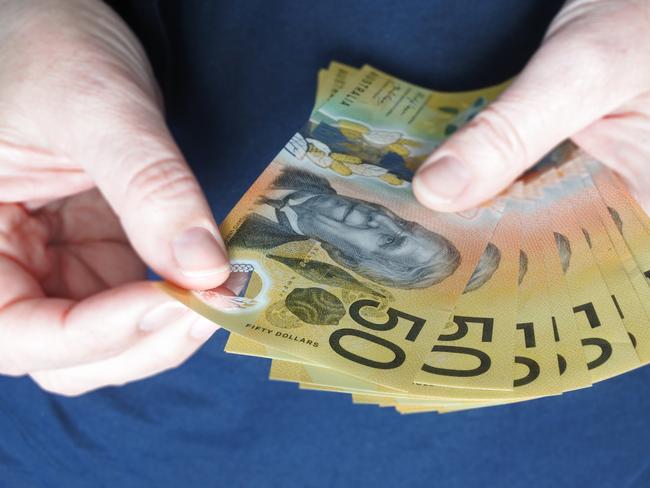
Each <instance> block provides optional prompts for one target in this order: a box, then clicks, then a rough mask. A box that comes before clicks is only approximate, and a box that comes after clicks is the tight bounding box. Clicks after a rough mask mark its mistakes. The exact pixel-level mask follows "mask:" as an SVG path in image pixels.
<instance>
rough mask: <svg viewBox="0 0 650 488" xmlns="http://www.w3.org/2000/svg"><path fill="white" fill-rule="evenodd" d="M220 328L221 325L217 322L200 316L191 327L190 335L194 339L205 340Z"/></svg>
mask: <svg viewBox="0 0 650 488" xmlns="http://www.w3.org/2000/svg"><path fill="white" fill-rule="evenodd" d="M218 329H219V326H218V325H217V324H215V323H214V322H210V321H209V320H208V319H206V318H205V317H201V316H199V317H197V319H196V320H195V321H194V323H193V324H192V327H191V328H190V335H191V336H192V337H193V338H194V339H199V340H202V341H205V340H207V339H209V338H210V336H212V334H214V333H215V332H216V331H217V330H218Z"/></svg>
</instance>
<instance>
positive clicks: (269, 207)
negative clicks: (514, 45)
mask: <svg viewBox="0 0 650 488" xmlns="http://www.w3.org/2000/svg"><path fill="white" fill-rule="evenodd" d="M505 86H506V85H505V84H504V85H500V86H495V87H490V88H486V89H483V90H477V91H471V92H462V93H461V92H458V93H442V92H436V91H431V90H427V89H424V88H421V87H418V86H415V85H412V84H410V83H407V82H405V81H402V80H400V79H397V78H395V77H393V76H391V75H388V74H386V73H383V72H381V71H378V70H377V69H375V68H373V67H370V66H364V67H362V68H361V69H355V68H352V67H349V66H345V65H343V64H340V63H335V62H333V63H332V64H331V65H330V66H329V68H328V69H326V70H322V71H321V72H320V73H319V76H318V93H317V97H316V103H315V107H314V110H313V112H312V114H311V115H310V117H309V120H308V121H307V123H306V124H305V125H304V126H303V127H302V128H301V129H300V130H299V131H298V132H297V133H296V134H295V135H294V136H293V137H292V138H291V139H290V141H289V142H288V143H287V144H286V146H285V147H284V149H282V151H281V152H280V154H278V156H277V157H276V158H275V159H274V160H273V161H272V162H271V164H270V165H269V166H268V167H267V169H266V170H265V171H264V172H263V173H262V175H261V176H260V177H259V178H258V179H257V181H256V182H255V183H254V184H253V186H252V187H251V188H250V189H249V190H248V192H247V193H246V194H245V195H244V196H243V198H242V199H241V201H240V202H239V203H238V204H237V206H236V207H235V208H234V209H233V210H232V212H231V213H230V214H229V216H228V217H227V218H226V220H225V222H224V223H223V225H222V227H221V230H222V232H223V235H224V238H225V240H226V242H227V245H228V248H229V252H230V257H231V262H232V273H231V276H230V278H229V279H228V281H227V282H226V283H225V285H223V286H222V287H220V288H218V289H214V290H209V291H186V290H181V289H178V288H176V287H174V286H173V285H171V284H164V285H162V286H163V287H164V288H165V289H166V290H167V291H168V292H169V293H171V294H172V295H173V296H175V297H176V298H177V299H178V300H180V301H182V302H183V303H185V304H186V305H188V306H189V307H191V308H192V309H194V310H195V311H197V312H199V313H201V314H203V315H205V316H206V317H208V318H209V319H211V320H213V321H214V322H216V323H218V324H219V325H221V326H222V327H224V328H225V329H227V330H229V331H230V332H231V334H230V337H229V340H228V342H227V345H226V351H227V352H230V353H236V354H245V355H252V356H258V357H263V358H270V359H271V360H272V363H271V369H270V377H271V379H274V380H282V381H292V382H295V383H298V384H299V386H300V388H302V389H309V390H324V391H331V392H338V393H348V394H351V395H352V399H353V401H354V402H355V403H368V404H376V405H379V406H391V407H394V408H395V409H396V410H397V411H399V412H401V413H416V412H429V411H438V412H451V411H457V410H464V409H471V408H479V407H486V406H491V405H498V404H506V403H513V402H520V401H524V400H530V399H534V398H538V397H542V396H547V395H560V394H562V393H565V392H570V391H572V390H575V389H578V388H584V387H587V386H591V385H592V384H593V383H596V382H598V381H602V380H605V379H607V378H611V377H613V376H616V375H619V374H621V373H624V372H626V371H630V370H632V369H634V368H637V367H639V366H641V365H644V364H646V363H648V362H649V361H650V285H649V281H648V278H650V271H649V270H650V219H648V217H647V216H646V214H645V213H644V211H643V210H642V209H641V208H640V207H639V206H638V204H637V203H636V202H635V200H634V199H633V198H632V197H631V196H630V195H629V194H628V193H627V191H626V189H625V186H624V185H623V183H622V182H621V181H620V180H619V179H618V177H617V176H616V175H615V174H613V173H612V172H611V171H609V170H608V169H607V168H605V167H604V166H603V165H601V164H600V163H598V162H597V161H594V160H593V159H592V158H590V157H589V156H588V155H586V154H584V153H583V152H581V151H580V150H578V149H577V148H575V147H574V146H572V145H570V144H569V143H564V144H563V145H561V146H559V147H558V148H556V149H555V150H554V151H553V152H552V153H551V154H549V155H548V156H547V157H546V158H544V160H542V161H541V162H540V163H539V164H538V165H537V166H536V167H535V168H534V169H533V170H531V171H530V172H528V173H527V174H526V175H524V177H523V178H521V179H520V180H519V181H517V182H516V183H515V184H514V185H512V186H511V187H510V188H509V189H508V190H507V192H505V193H503V194H502V195H500V196H499V197H497V198H495V199H494V200H493V201H491V202H488V203H487V204H485V205H483V206H481V207H479V208H476V209H473V210H471V211H467V212H463V213H456V214H448V213H437V212H433V211H430V210H428V209H425V208H424V207H422V206H421V205H419V204H418V202H417V201H416V200H415V198H414V197H413V193H412V191H411V183H410V182H411V179H412V177H413V174H414V171H415V169H416V168H417V167H418V165H420V164H421V163H422V162H423V160H424V159H425V158H426V157H427V155H429V154H430V153H431V152H432V151H433V150H434V149H435V148H436V147H437V146H438V145H439V144H440V143H441V142H442V141H443V140H444V139H445V138H446V137H448V136H449V135H450V134H452V133H453V132H454V131H455V130H456V129H457V128H459V127H461V126H462V125H463V124H465V123H467V122H468V121H469V120H471V119H472V117H474V116H475V115H476V114H477V113H478V112H480V110H481V109H482V108H483V107H484V106H485V105H486V104H488V103H489V102H490V101H491V100H493V99H494V98H495V97H496V96H497V95H498V94H499V93H500V92H501V91H502V90H503V89H504V88H505Z"/></svg>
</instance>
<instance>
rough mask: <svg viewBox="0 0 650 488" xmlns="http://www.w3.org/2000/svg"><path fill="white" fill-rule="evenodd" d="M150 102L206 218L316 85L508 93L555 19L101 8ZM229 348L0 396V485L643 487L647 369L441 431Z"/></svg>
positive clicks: (461, 420) (510, 2)
mask: <svg viewBox="0 0 650 488" xmlns="http://www.w3.org/2000/svg"><path fill="white" fill-rule="evenodd" d="M114 4H115V6H116V8H117V9H118V10H119V11H120V13H122V15H123V16H124V17H125V18H126V19H127V20H128V22H129V23H130V24H131V25H132V26H133V28H134V30H136V32H137V33H138V35H139V36H140V37H141V39H142V40H143V42H144V43H145V45H146V48H147V50H148V51H149V53H150V56H151V59H152V60H153V61H154V63H155V66H156V72H157V74H158V76H159V77H160V80H161V83H162V84H163V86H164V92H165V97H166V101H167V106H168V113H169V121H170V124H171V126H172V128H173V130H174V133H175V134H176V136H177V138H178V141H179V143H180V145H181V147H182V149H183V151H184V153H185V154H186V156H187V158H188V160H189V161H190V163H191V164H192V166H193V168H194V170H195V172H196V173H197V175H198V177H199V179H200V181H201V184H202V185H203V187H204V189H205V191H206V193H207V195H208V197H209V199H210V202H211V204H212V206H213V209H214V212H215V214H216V215H217V217H218V218H219V219H221V218H223V216H224V215H225V214H226V212H227V211H228V210H229V209H230V208H231V207H232V206H233V205H234V204H235V202H236V201H237V199H238V198H239V197H240V196H241V194H242V193H243V192H244V191H245V189H246V188H247V187H248V186H249V185H250V183H251V182H252V181H253V180H254V179H255V178H256V177H257V175H258V174H259V173H260V172H261V170H262V169H263V168H264V167H265V166H266V165H267V164H268V162H269V161H270V160H271V158H272V157H273V156H274V155H275V154H276V153H277V152H278V151H279V149H280V148H281V147H282V146H283V144H284V143H285V142H286V141H287V140H289V138H290V137H291V136H292V135H293V133H294V131H295V130H296V129H298V128H299V127H300V126H301V124H302V123H303V122H304V120H305V119H306V117H307V115H308V113H309V110H310V108H311V104H312V102H313V98H314V88H315V82H316V77H315V74H316V70H317V68H319V67H322V66H325V65H326V64H327V62H328V61H329V60H330V59H333V58H334V59H338V60H341V61H343V62H348V63H352V64H360V63H366V62H368V63H371V64H374V65H376V66H377V67H379V68H381V69H384V70H386V71H389V72H391V73H395V74H397V75H399V76H401V77H404V78H406V79H408V80H412V81H414V82H417V83H420V84H422V85H425V86H430V87H433V88H437V89H442V90H458V89H469V88H476V87H480V86H485V85H488V84H492V83H496V82H500V81H503V80H504V79H506V78H508V77H510V76H513V75H514V74H516V73H517V72H518V71H519V70H520V69H521V68H522V66H523V64H524V63H525V60H526V59H527V58H528V57H529V56H530V55H531V53H532V52H533V50H534V48H535V46H536V45H537V44H538V43H539V41H540V39H541V37H542V35H543V32H544V30H545V28H546V26H547V25H548V22H549V21H550V19H551V18H552V16H553V14H554V12H555V11H556V10H557V9H558V8H559V6H560V2H559V1H551V0H536V1H533V0H528V1H522V0H491V1H486V0H473V1H472V0H421V1H402V2H387V1H383V0H374V1H370V0H364V1H352V0H348V1H338V0H337V1H326V2H311V1H302V2H301V1H290V0H272V1H268V0H267V1H261V0H238V1H216V0H205V1H192V0H183V1H181V0H177V1H174V2H153V1H145V0H140V1H138V0H134V1H133V2H114ZM224 341H225V333H223V332H221V333H219V334H217V335H216V336H215V337H214V338H213V339H211V340H210V341H209V342H208V343H207V344H206V345H205V347H203V349H202V350H201V351H200V352H199V353H198V354H196V355H195V356H194V357H193V358H192V359H191V360H189V361H188V362H187V363H186V364H185V365H183V366H182V367H181V368H179V369H177V370H175V371H172V372H169V373H166V374H163V375H160V376H158V377H155V378H153V379H149V380H146V381H141V382H138V383H135V384H130V385H127V386H126V387H123V388H107V389H104V390H102V391H98V392H95V393H92V394H89V395H85V396H83V397H81V398H75V399H66V398H60V397H56V396H52V395H47V394H45V393H43V392H41V391H40V390H39V389H38V388H37V387H36V386H34V384H33V383H32V382H31V381H30V380H29V379H26V378H20V379H15V378H5V377H1V378H0V391H1V392H2V393H1V395H0V486H1V487H3V488H4V487H10V488H14V487H15V488H22V487H57V488H59V487H66V488H76V487H104V486H105V487H120V488H121V487H149V486H152V487H154V486H155V487H189V488H193V487H212V486H215V487H216V486H219V487H221V486H225V487H247V486H254V487H267V486H272V487H282V488H289V487H301V488H302V487H333V486H344V487H347V486H369V487H370V486H372V487H384V486H386V487H393V486H409V487H420V486H422V487H428V488H431V487H438V486H439V487H445V488H456V487H458V488H468V487H479V486H480V487H526V488H529V487H551V486H552V487H578V486H592V487H647V486H650V468H649V465H648V456H647V454H646V453H645V448H647V446H648V445H649V443H650V434H649V429H648V427H649V426H650V420H648V412H649V411H650V369H648V368H642V369H640V370H638V371H635V372H633V373H630V374H628V375H625V376H624V377H620V378H616V379H614V380H611V381H607V382H605V383H603V384H600V385H596V386H595V387H594V388H591V389H587V390H584V391H578V392H574V393H569V394H566V395H564V396H562V397H557V398H548V399H544V400H539V401H534V402H530V403H526V404H521V405H512V406H504V407H498V408H491V409H486V410H478V411H473V412H467V413H461V414H451V415H443V416H438V415H434V414H429V415H417V416H399V415H398V414H396V413H394V412H393V411H390V410H388V409H379V408H375V407H366V406H353V405H352V404H351V402H350V400H349V399H348V398H347V397H345V396H342V395H336V394H331V393H330V394H326V393H316V392H301V391H298V390H297V388H296V387H294V386H293V385H290V384H285V383H275V382H274V383H271V382H269V381H268V380H267V379H266V377H267V374H268V364H267V362H266V361H263V360H260V359H251V358H245V357H238V356H230V355H226V354H225V353H223V352H222V349H223V343H224Z"/></svg>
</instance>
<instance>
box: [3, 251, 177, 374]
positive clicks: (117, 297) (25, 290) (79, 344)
mask: <svg viewBox="0 0 650 488" xmlns="http://www.w3.org/2000/svg"><path fill="white" fill-rule="evenodd" d="M0 276H3V278H6V280H5V279H3V288H2V290H1V291H0V373H2V374H8V375H23V374H26V373H29V372H31V371H38V370H44V369H55V368H64V367H69V366H75V365H79V364H85V363H89V362H94V361H98V360H101V359H105V358H110V357H113V356H116V355H118V354H120V353H121V352H123V351H124V350H126V349H128V348H129V347H130V346H132V345H133V344H135V343H136V342H138V341H139V340H141V339H142V338H143V337H145V336H146V335H148V334H150V333H151V330H153V329H154V328H155V327H157V326H164V325H165V324H167V323H173V322H174V321H176V320H177V319H178V317H179V316H180V315H182V314H184V313H186V312H187V309H186V308H185V307H184V306H183V305H181V304H179V303H178V302H176V301H174V300H172V299H170V298H169V297H168V296H167V295H166V294H164V293H163V292H162V291H161V290H159V289H157V288H156V287H155V286H154V285H153V284H152V283H148V282H140V283H132V284H128V285H122V286H119V287H117V288H113V289H111V290H108V291H104V292H102V293H98V294H97V295H94V296H92V297H90V298H87V299H85V300H83V301H80V302H75V301H72V300H67V299H54V298H45V297H43V296H42V294H39V285H38V283H36V282H35V281H34V280H33V278H31V277H30V276H29V275H28V274H27V273H26V272H25V271H24V270H23V269H22V268H21V266H20V265H19V264H17V263H16V262H15V261H13V260H11V259H0Z"/></svg>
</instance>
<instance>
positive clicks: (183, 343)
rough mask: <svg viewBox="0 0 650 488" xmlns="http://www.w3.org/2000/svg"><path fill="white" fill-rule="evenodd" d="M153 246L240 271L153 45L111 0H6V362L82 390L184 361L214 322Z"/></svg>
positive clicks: (203, 284)
mask: <svg viewBox="0 0 650 488" xmlns="http://www.w3.org/2000/svg"><path fill="white" fill-rule="evenodd" d="M140 258H142V260H144V261H145V262H146V263H147V264H149V265H150V266H151V267H152V268H153V269H154V270H155V271H156V272H157V273H158V274H160V275H162V276H163V277H165V278H167V279H169V280H171V281H173V282H175V283H177V284H178V285H179V286H183V287H186V288H193V289H207V288H212V287H215V286H217V285H219V284H221V283H222V282H223V281H224V280H225V278H226V277H227V275H228V273H229V266H228V260H227V254H226V252H225V250H224V247H223V242H222V240H221V237H220V236H219V232H218V229H217V226H216V224H215V222H214V220H213V217H212V215H211V213H210V210H209V207H208V205H207V203H206V201H205V199H204V197H203V195H202V192H201V189H200V187H199V185H198V183H197V181H196V180H195V178H194V176H193V175H192V173H191V171H190V169H189V168H188V167H187V165H186V163H185V161H184V159H183V156H182V155H181V153H180V151H179V149H178V148H177V147H176V145H175V143H174V141H173V140H172V137H171V136H170V134H169V132H168V130H167V128H166V126H165V122H164V118H163V115H162V113H161V107H160V98H159V95H158V92H157V89H156V84H155V81H154V79H153V75H152V73H151V70H150V67H149V65H148V63H147V60H146V58H145V55H144V53H143V50H142V48H141V47H140V45H139V44H138V42H137V41H136V39H135V38H134V36H133V35H132V34H131V33H130V32H129V30H128V29H127V27H126V26H125V25H124V24H123V23H122V22H121V21H120V19H119V18H118V17H117V16H116V15H115V14H114V13H113V12H112V11H111V10H110V9H109V8H108V7H106V6H105V5H104V4H103V3H102V2H100V1H98V0H49V1H48V0H23V1H20V2H18V1H3V0H0V373H3V374H9V375H24V374H29V375H31V377H32V378H33V379H34V380H35V381H36V382H37V383H38V384H40V385H41V386H42V387H43V388H45V389H46V390H49V391H53V392H57V393H60V394H64V395H76V394H80V393H83V392H86V391H89V390H92V389H95V388H98V387H101V386H104V385H119V384H123V383H125V382H128V381H132V380H135V379H138V378H143V377H146V376H149V375H152V374H155V373H157V372H160V371H163V370H165V369H168V368H170V367H174V366H177V365H179V364H180V363H181V362H182V361H183V360H185V359H186V358H187V357H188V356H189V355H191V354H192V353H193V352H194V351H195V350H196V349H197V348H198V347H199V346H200V345H201V344H202V343H203V342H204V341H206V340H207V339H208V337H210V335H211V334H212V333H213V332H214V331H215V329H216V326H215V325H213V324H212V323H210V322H208V321H207V320H205V319H203V318H201V317H199V316H198V315H196V314H194V313H193V312H191V311H189V310H187V309H186V308H184V307H183V306H182V305H180V304H177V303H176V302H175V301H173V300H171V299H170V298H168V297H167V296H166V295H165V294H163V293H162V292H161V291H159V290H158V289H157V288H155V287H154V286H153V285H152V284H151V283H148V282H146V281H143V280H144V279H145V277H146V268H145V265H144V263H143V262H142V261H141V259H140Z"/></svg>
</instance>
